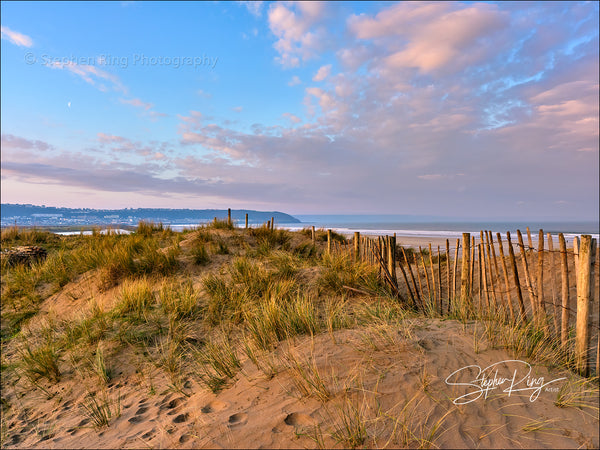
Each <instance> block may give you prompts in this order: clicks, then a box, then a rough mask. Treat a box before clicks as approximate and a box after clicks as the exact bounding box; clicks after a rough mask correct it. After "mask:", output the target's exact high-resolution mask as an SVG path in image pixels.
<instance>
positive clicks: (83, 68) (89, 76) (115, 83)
mask: <svg viewBox="0 0 600 450" xmlns="http://www.w3.org/2000/svg"><path fill="white" fill-rule="evenodd" d="M46 65H47V66H48V67H50V68H52V69H64V70H68V71H69V72H71V73H74V74H75V75H77V76H79V77H80V78H81V79H82V80H84V81H85V82H86V83H89V84H91V85H92V86H95V87H97V88H98V89H100V90H101V91H106V87H105V86H104V85H103V84H98V81H99V80H105V81H109V82H110V83H111V84H112V87H113V89H114V90H116V91H120V92H123V93H126V92H127V89H126V88H125V86H123V84H122V83H121V81H120V80H119V77H117V76H116V75H112V74H110V73H108V72H106V71H104V70H102V69H98V68H97V67H96V66H91V65H87V64H77V63H75V62H73V61H66V62H62V61H52V62H49V63H48V64H46Z"/></svg>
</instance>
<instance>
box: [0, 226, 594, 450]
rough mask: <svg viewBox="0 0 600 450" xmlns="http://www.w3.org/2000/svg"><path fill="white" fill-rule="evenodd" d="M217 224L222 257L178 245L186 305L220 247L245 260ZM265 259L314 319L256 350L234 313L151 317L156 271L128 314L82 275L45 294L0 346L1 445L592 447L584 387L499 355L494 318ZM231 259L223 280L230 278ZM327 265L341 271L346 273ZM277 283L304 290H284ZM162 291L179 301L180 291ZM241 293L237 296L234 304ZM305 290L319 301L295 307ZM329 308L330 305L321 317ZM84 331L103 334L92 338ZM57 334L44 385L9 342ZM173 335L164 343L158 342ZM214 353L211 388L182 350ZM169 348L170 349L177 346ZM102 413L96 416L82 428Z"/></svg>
mask: <svg viewBox="0 0 600 450" xmlns="http://www.w3.org/2000/svg"><path fill="white" fill-rule="evenodd" d="M219 233H220V235H219V236H221V237H220V238H219V239H221V238H223V239H229V240H228V241H227V243H228V245H229V251H230V253H229V254H218V253H217V252H215V253H214V254H211V255H210V258H211V259H210V263H209V264H207V265H205V266H198V265H194V264H193V263H192V262H191V260H190V256H189V255H190V254H191V253H190V252H191V250H192V248H193V245H194V244H193V242H195V241H194V239H196V237H195V236H194V235H193V233H192V234H191V235H190V237H186V239H185V240H184V241H182V242H181V243H180V245H181V248H182V249H183V250H182V252H183V253H182V254H181V255H180V256H179V258H180V259H181V261H180V268H179V274H178V275H177V276H179V275H181V274H182V273H185V279H186V280H191V287H190V289H193V290H195V291H194V292H200V294H199V295H200V299H201V300H200V301H202V302H205V301H208V300H206V299H205V297H207V295H208V294H207V292H206V289H207V288H206V286H207V285H206V282H205V281H203V280H205V279H206V277H208V276H209V275H211V274H212V275H214V276H215V277H216V279H222V280H224V282H230V281H228V280H233V278H234V275H235V274H236V273H237V276H240V275H239V274H241V273H242V269H243V267H245V266H244V264H250V263H252V264H254V262H252V261H254V260H244V259H242V260H236V259H235V258H236V256H235V254H246V255H250V254H252V253H251V252H252V251H254V249H256V248H258V247H256V243H255V242H254V241H252V240H251V239H250V238H249V237H248V236H246V235H243V234H242V233H243V232H242V231H237V232H235V233H237V235H235V234H231V235H228V234H227V233H224V232H220V231H219ZM98 239H111V237H105V238H98ZM115 239H116V238H115ZM128 239H129V238H128ZM303 239H304V238H303V237H300V236H298V235H294V236H293V238H292V241H290V242H291V244H289V248H291V249H299V248H306V247H302V245H303V242H304V240H303ZM215 248H216V247H215ZM268 255H269V256H268V257H266V258H267V259H264V258H265V257H263V259H262V260H261V261H263V262H262V263H261V264H263V263H264V264H267V265H268V264H274V265H275V266H276V269H277V270H278V271H279V272H277V271H273V270H275V269H274V268H273V267H270V266H269V267H270V268H269V270H270V271H271V272H265V273H267V274H270V275H269V276H270V277H271V278H270V280H271V282H273V280H274V279H275V278H273V276H274V275H273V274H275V273H278V274H279V273H284V272H282V271H283V270H284V269H285V270H286V271H290V270H292V269H294V270H295V272H294V275H293V278H285V277H284V278H283V279H280V278H277V279H278V280H280V281H279V282H278V283H276V284H275V287H273V286H271V285H269V286H271V287H270V288H269V289H276V290H278V291H277V292H279V294H277V295H279V296H280V297H281V298H284V299H287V300H286V302H289V303H290V304H293V305H296V306H295V307H298V308H304V307H313V306H314V308H315V311H317V313H315V314H317V315H316V316H312V315H311V314H312V313H309V314H306V315H303V316H301V315H299V316H298V317H301V318H303V319H302V320H309V319H310V318H311V317H312V318H314V319H315V320H318V321H319V323H320V324H321V325H319V326H318V327H312V328H311V327H309V328H304V329H310V330H311V331H310V332H296V333H292V334H290V335H289V336H290V337H288V338H287V339H286V338H278V339H277V340H276V342H275V343H274V344H272V345H265V346H263V347H262V348H261V346H260V345H258V343H259V341H257V337H255V338H254V340H252V339H250V338H249V337H248V335H247V333H250V332H251V330H250V325H249V324H250V322H249V318H250V317H251V316H244V317H245V319H244V320H245V321H246V325H245V326H244V327H242V326H239V325H236V324H235V323H234V322H235V321H233V322H231V323H229V322H228V324H226V326H224V328H222V329H220V330H219V329H218V327H213V326H211V325H209V319H208V318H207V317H204V318H202V319H188V318H181V317H187V316H173V315H171V316H168V317H167V316H165V315H164V314H166V313H164V308H165V307H166V306H165V303H164V302H165V301H166V300H164V299H162V297H161V296H162V295H163V294H162V293H161V292H162V289H163V288H164V284H163V283H164V280H162V281H161V279H160V278H159V279H158V280H148V281H147V283H148V286H150V287H152V289H154V293H155V295H158V297H160V298H161V299H162V300H160V301H157V303H156V304H153V305H152V306H148V307H147V311H145V312H144V316H143V317H141V318H138V319H135V318H134V317H132V316H127V314H125V313H115V312H114V311H117V310H118V307H119V302H120V301H122V299H121V297H122V296H123V289H124V286H127V283H128V282H127V281H123V282H122V283H121V284H118V285H116V286H114V287H112V288H109V289H104V288H103V289H100V287H99V286H100V285H101V283H99V280H100V275H101V273H99V272H96V271H90V272H86V273H83V274H81V275H79V276H77V277H75V278H74V279H73V280H72V281H70V282H69V283H67V284H66V285H64V286H63V287H62V288H61V289H60V290H59V291H58V292H57V293H55V294H53V295H51V296H49V297H47V298H46V299H45V300H44V301H43V302H42V303H41V305H40V307H39V311H38V312H37V313H36V315H35V316H34V318H33V319H35V320H33V319H32V320H29V322H28V324H27V325H25V326H23V330H22V332H21V335H22V339H21V340H20V339H11V340H9V341H7V343H6V344H4V345H3V355H2V358H3V359H2V364H3V369H2V375H3V382H2V386H3V392H2V410H3V411H2V412H3V414H2V446H3V447H6V448H330V447H334V448H407V447H408V448H598V446H599V444H600V441H599V432H598V425H599V419H598V384H597V380H596V381H594V380H588V381H586V380H584V379H582V378H580V377H579V376H577V375H574V374H573V373H572V372H569V371H568V370H567V369H564V368H561V366H559V365H556V366H554V367H550V365H549V364H548V363H547V362H546V363H542V362H541V361H543V357H542V356H543V355H535V356H536V357H539V358H538V359H537V361H538V362H535V361H533V360H531V359H529V358H527V357H524V356H519V355H517V354H516V353H515V352H514V351H509V350H508V349H506V348H503V347H504V346H503V345H502V342H503V341H502V338H503V337H504V334H505V333H507V332H508V331H509V330H508V329H505V328H502V327H501V326H499V325H497V324H496V325H494V326H492V325H491V323H490V324H489V325H490V326H489V327H488V328H486V323H485V322H481V321H467V322H461V321H458V320H454V319H440V318H435V317H424V316H423V315H422V314H417V313H415V312H411V311H409V310H404V309H403V308H402V307H401V305H399V304H398V302H397V300H395V299H391V298H389V297H385V296H367V295H360V294H359V295H357V294H355V293H353V292H350V293H348V292H347V291H346V290H344V289H341V288H340V289H341V290H339V291H338V293H335V291H334V290H331V289H333V288H331V287H326V286H325V285H323V283H322V280H323V279H324V278H326V277H325V275H327V273H328V272H327V270H333V269H328V268H327V267H325V266H322V265H320V263H319V264H316V265H314V264H305V263H304V262H301V260H297V261H296V260H293V259H289V257H288V256H286V254H285V252H283V251H279V250H278V251H276V252H274V253H269V254H268ZM255 258H256V260H257V261H258V260H259V259H260V257H259V256H255ZM268 258H271V259H268ZM232 261H234V265H235V264H237V265H238V266H239V267H238V269H239V270H240V272H239V273H238V272H235V273H234V272H231V270H232V269H231V267H232V266H231V264H232ZM235 261H237V263H235ZM248 261H250V262H248ZM298 261H300V262H298ZM242 263H243V264H242ZM338 263H339V262H337V263H335V264H338ZM290 264H292V265H293V264H297V265H298V266H297V267H296V266H294V267H291V266H290ZM248 267H250V272H252V274H253V276H256V273H258V274H259V275H260V273H262V272H260V271H262V270H266V269H264V268H263V266H261V265H260V264H258V263H256V265H254V266H252V265H250V266H248ZM290 267H291V268H290ZM336 267H337V266H336ZM335 270H338V272H336V273H337V276H346V275H348V274H346V273H345V271H347V270H350V269H348V267H347V266H343V265H342V266H339V267H338V268H337V269H335ZM365 270H367V269H365ZM228 271H229V272H228ZM230 272H231V273H230ZM255 272H256V273H255ZM366 274H368V272H365V273H364V274H363V276H367V275H366ZM249 276H250V275H249ZM278 276H279V277H281V276H283V275H278ZM175 278H177V277H175ZM144 280H145V279H143V280H142V281H138V282H139V283H142V285H143V283H146V281H144ZM291 280H293V282H294V283H296V284H297V285H298V286H300V287H301V288H302V290H303V291H302V292H306V293H308V294H306V295H307V296H308V297H306V298H305V297H302V296H294V295H292V296H288V297H286V293H285V292H287V291H286V289H289V287H290V286H291V284H290V283H292V281H291ZM318 280H321V282H317V281H318ZM334 281H335V280H334ZM231 282H233V281H231ZM344 283H349V281H348V280H345V281H344ZM331 285H332V286H336V285H335V283H333V284H331ZM136 286H137V285H136ZM140 286H141V285H140ZM178 286H179V285H178ZM181 286H184V285H183V284H182V285H181ZM232 286H234V285H232ZM324 286H325V287H324ZM138 287H139V286H138ZM255 287H256V286H255ZM359 287H360V286H359ZM178 289H179V288H178ZM169 292H170V291H169ZM177 292H179V293H178V294H177V295H179V296H180V297H178V298H179V300H178V301H183V300H181V298H183V297H181V296H182V295H183V294H182V293H183V291H177ZM244 292H245V295H246V297H243V298H244V301H248V302H250V301H251V297H249V296H248V295H249V294H248V293H247V291H244ZM234 294H235V292H234V291H231V292H230V294H229V295H231V296H234ZM309 294H310V295H309ZM271 295H274V294H272V293H271ZM312 296H314V297H315V298H316V299H317V300H318V302H319V303H314V305H313V303H310V302H308V303H302V302H301V300H302V299H305V300H306V299H309V300H310V298H312ZM278 298H279V297H278ZM264 301H266V300H264V299H263V300H260V301H259V303H257V304H256V305H251V308H250V306H248V308H249V309H245V310H244V308H245V306H244V305H242V306H240V308H242V310H244V311H245V312H244V314H250V315H251V314H255V313H256V311H259V313H258V314H263V313H264V314H267V313H268V312H269V311H270V310H267V309H262V310H261V309H258V310H255V309H252V308H266V307H267V306H268V305H267V306H265V304H264V303H261V302H264ZM272 301H275V300H272ZM294 302H296V303H294ZM336 302H337V303H336ZM261 305H262V306H261ZM272 305H273V306H274V305H276V303H272ZM307 305H308V306H307ZM311 305H313V306H311ZM280 306H281V305H280ZM178 307H180V308H181V305H179V306H178ZM278 307H279V306H278ZM286 307H287V306H286ZM115 308H117V309H115ZM335 308H337V310H336V311H338V312H336V313H332V312H331V311H333V310H334V309H335ZM178 311H180V312H181V311H184V310H183V309H180V310H178ZM206 311H209V310H205V313H204V314H207V313H206ZM260 311H263V312H260ZM277 311H280V310H275V313H277ZM281 311H288V312H289V311H291V310H281ZM281 311H280V312H281ZM294 311H295V310H294ZM109 312H110V315H107V314H108V313H109ZM184 312H185V311H184ZM292 312H293V311H292ZM119 314H121V315H124V317H119ZM170 314H171V313H170ZM182 314H183V313H182ZM290 314H291V313H290ZM125 316H126V317H125ZM174 317H179V318H178V319H176V320H175V319H173V318H174ZM273 317H275V316H273ZM3 319H4V318H3ZM102 320H107V321H109V320H110V321H112V322H106V323H104V322H102ZM238 320H241V319H238ZM282 320H283V319H282ZM285 320H291V319H289V317H288V318H285ZM298 320H300V319H298ZM311 320H312V319H311ZM207 321H208V322H207ZM334 322H335V323H334ZM82 324H86V325H85V327H84V326H83V325H82ZM100 326H102V327H105V328H102V330H104V331H103V333H104V334H101V335H99V337H98V336H96V337H94V336H95V335H94V333H96V332H97V331H98V327H100ZM294 326H297V327H299V329H303V328H302V327H303V326H304V325H303V324H296V325H294ZM111 327H112V328H111ZM290 327H291V325H290ZM291 329H292V328H289V330H291ZM507 330H508V331H507ZM77 333H79V334H77ZM85 333H88V334H89V336H88V337H87V338H86V335H85ZM82 334H83V337H81V336H82ZM175 335H178V336H180V338H179V340H178V341H175V340H174V339H175V338H173V336H175ZM71 336H72V337H71ZM109 337H110V338H109ZM59 338H61V339H63V340H64V339H67V340H71V341H73V343H75V342H80V344H78V345H74V344H73V347H72V348H70V350H69V351H68V352H64V353H63V354H62V356H61V358H60V360H59V369H60V374H61V376H60V379H58V380H55V381H50V380H49V379H48V377H46V378H43V377H42V378H39V379H33V378H28V377H27V376H26V373H25V372H24V369H23V366H22V365H19V364H18V361H19V358H22V357H23V355H24V353H23V345H25V343H27V342H35V343H36V345H38V346H42V347H43V345H44V344H43V343H44V342H50V341H52V340H53V339H54V340H57V339H59ZM258 338H260V333H259V335H258ZM490 339H491V341H490ZM81 342H83V344H81ZM86 342H93V343H92V344H89V343H86ZM173 342H176V343H177V345H176V346H175V347H170V346H171V345H172V344H173ZM68 343H69V342H67V344H68ZM64 345H66V344H64ZM211 345H212V346H213V347H210V346H211ZM229 346H231V349H232V352H233V353H234V354H235V355H236V357H237V358H238V359H239V367H237V366H235V370H234V371H233V373H232V374H231V376H227V377H222V378H219V379H217V377H213V379H212V382H215V380H217V381H218V383H219V384H218V385H217V386H216V387H215V388H214V389H211V388H209V386H210V385H209V384H207V376H208V374H209V373H210V371H207V370H208V369H207V367H208V366H206V364H205V361H204V360H203V357H199V356H198V354H199V353H198V352H199V351H200V352H201V351H209V350H206V349H210V348H212V349H213V350H214V351H215V352H217V353H218V352H221V351H223V352H225V353H226V352H227V349H228V348H229ZM183 348H185V349H187V350H186V352H183V350H181V353H177V352H179V351H180V349H183ZM173 349H175V350H173ZM171 350H173V352H174V353H173V352H172V351H171ZM225 353H223V354H225ZM219 354H221V353H219ZM98 355H101V356H102V355H103V356H102V358H103V359H102V361H105V363H106V365H107V368H106V369H103V371H102V373H108V372H110V374H111V375H110V377H106V378H104V379H102V377H100V378H99V375H98V372H99V371H98V370H97V362H96V365H94V364H95V363H94V361H96V360H95V359H94V358H98V357H99V356H98ZM251 356H252V357H251ZM540 358H541V359H540ZM199 361H200V362H199ZM203 361H204V362H203ZM94 367H96V370H93V368H94ZM485 368H488V370H486V371H485V372H484V373H483V374H481V373H480V372H481V370H483V369H485ZM175 373H176V376H174V374H175ZM57 378H58V377H57ZM220 383H222V384H220ZM486 383H487V384H486ZM528 383H529V385H528ZM511 385H512V386H513V390H512V391H510V392H509V391H508V390H507V388H508V387H509V386H511ZM213 386H214V385H213ZM485 386H489V387H490V389H489V390H487V391H486V390H485V389H484V388H485ZM536 388H539V389H536ZM518 389H523V390H520V391H519V390H518ZM90 394H93V397H91V396H90ZM94 407H96V408H97V409H96V411H95V413H94V411H93V408H94ZM86 408H87V409H86ZM90 408H92V409H90ZM102 414H104V415H106V417H105V418H106V423H105V424H95V423H94V419H98V417H99V416H101V415H102ZM108 414H110V417H108Z"/></svg>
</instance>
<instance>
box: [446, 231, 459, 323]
mask: <svg viewBox="0 0 600 450" xmlns="http://www.w3.org/2000/svg"><path fill="white" fill-rule="evenodd" d="M459 248H460V239H459V238H456V248H455V249H454V266H453V269H452V301H455V300H456V266H457V265H458V249H459ZM448 312H450V303H448Z"/></svg>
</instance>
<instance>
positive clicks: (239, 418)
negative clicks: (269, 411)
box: [229, 413, 248, 427]
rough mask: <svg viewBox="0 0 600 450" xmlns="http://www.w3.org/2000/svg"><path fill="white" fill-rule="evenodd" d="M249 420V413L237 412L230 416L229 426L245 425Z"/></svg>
mask: <svg viewBox="0 0 600 450" xmlns="http://www.w3.org/2000/svg"><path fill="white" fill-rule="evenodd" d="M246 422H248V414H246V413H236V414H233V415H231V416H229V426H230V427H235V426H236V425H243V424H245V423H246Z"/></svg>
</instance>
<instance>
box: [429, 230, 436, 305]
mask: <svg viewBox="0 0 600 450" xmlns="http://www.w3.org/2000/svg"><path fill="white" fill-rule="evenodd" d="M429 268H430V269H431V286H432V289H433V299H432V301H433V305H434V308H435V306H436V305H437V289H436V288H435V272H434V271H433V250H432V249H431V242H430V243H429Z"/></svg>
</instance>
